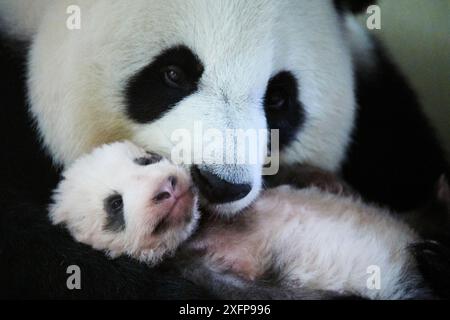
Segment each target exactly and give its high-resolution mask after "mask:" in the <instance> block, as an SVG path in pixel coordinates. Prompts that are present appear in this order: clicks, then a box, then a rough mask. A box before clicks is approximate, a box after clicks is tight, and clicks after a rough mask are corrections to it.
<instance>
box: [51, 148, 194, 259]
mask: <svg viewBox="0 0 450 320" xmlns="http://www.w3.org/2000/svg"><path fill="white" fill-rule="evenodd" d="M53 201H54V204H53V205H52V206H51V208H50V216H51V219H52V221H53V222H54V223H55V224H60V223H62V224H64V225H66V226H67V228H68V229H69V230H70V232H71V234H72V235H73V236H74V237H75V238H76V239H77V240H78V241H80V242H83V243H86V244H88V245H91V246H93V247H94V248H96V249H99V250H106V251H108V252H109V253H110V254H111V256H113V257H114V256H117V255H121V254H127V255H130V256H132V257H134V258H136V259H139V260H141V261H145V262H147V263H150V264H151V263H156V262H158V261H159V259H161V258H162V257H163V256H164V255H165V254H168V253H171V252H173V251H174V250H175V249H176V248H177V247H178V246H179V244H180V243H181V242H183V241H185V240H186V239H187V237H189V236H190V235H191V233H192V232H193V230H194V229H195V227H196V224H197V220H198V211H197V204H196V202H197V198H196V196H195V195H194V193H193V190H192V182H191V179H190V177H189V175H188V174H187V172H186V171H185V170H184V169H183V168H181V167H178V166H176V165H174V164H173V163H171V162H170V161H169V160H167V159H165V158H163V157H161V156H160V155H158V154H155V153H148V152H145V151H144V150H142V149H140V148H138V147H136V146H135V145H133V144H131V143H114V144H111V145H106V146H102V147H100V148H99V149H96V150H95V151H94V152H93V153H91V154H89V155H87V156H84V157H82V158H81V159H79V160H77V161H76V162H75V163H74V164H73V165H72V166H71V167H70V168H69V169H68V170H66V171H65V172H64V178H63V180H62V182H61V183H60V185H59V186H58V188H57V190H56V191H55V194H54V197H53Z"/></svg>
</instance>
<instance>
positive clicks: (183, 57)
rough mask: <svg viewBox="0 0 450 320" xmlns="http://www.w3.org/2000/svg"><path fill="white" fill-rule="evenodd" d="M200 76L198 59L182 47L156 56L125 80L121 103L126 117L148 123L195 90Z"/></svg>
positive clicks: (201, 72)
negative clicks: (123, 98)
mask: <svg viewBox="0 0 450 320" xmlns="http://www.w3.org/2000/svg"><path fill="white" fill-rule="evenodd" d="M202 74H203V65H202V63H201V61H200V59H199V58H198V57H197V56H196V55H195V54H194V53H193V52H192V51H191V50H190V49H189V48H187V47H186V46H176V47H173V48H170V49H168V50H165V51H163V52H162V53H161V54H160V55H159V56H157V57H156V58H154V59H153V61H152V62H151V63H150V64H149V65H147V66H146V67H145V68H143V69H142V70H141V71H140V72H138V73H137V74H136V75H134V76H133V77H131V78H130V79H129V80H128V84H127V86H126V90H125V100H126V108H127V114H128V117H129V118H131V119H132V120H134V121H135V122H137V123H148V122H151V121H154V120H157V119H159V118H161V117H162V116H164V114H165V113H166V112H168V111H169V110H170V109H171V108H172V107H174V106H175V105H176V104H177V103H179V102H180V101H181V100H183V99H184V98H186V97H188V96H189V95H191V94H193V93H194V92H195V91H197V89H198V83H199V80H200V78H201V76H202Z"/></svg>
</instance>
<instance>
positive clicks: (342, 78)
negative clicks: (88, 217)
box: [27, 0, 355, 214]
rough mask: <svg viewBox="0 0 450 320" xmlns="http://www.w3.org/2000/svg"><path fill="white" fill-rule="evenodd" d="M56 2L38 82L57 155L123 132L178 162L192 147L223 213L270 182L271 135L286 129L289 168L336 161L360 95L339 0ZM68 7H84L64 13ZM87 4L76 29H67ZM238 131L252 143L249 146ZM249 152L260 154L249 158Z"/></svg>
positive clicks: (195, 165)
mask: <svg viewBox="0 0 450 320" xmlns="http://www.w3.org/2000/svg"><path fill="white" fill-rule="evenodd" d="M338 2H339V3H340V7H341V8H342V7H345V5H344V2H341V1H338ZM49 3H50V4H49V5H48V7H46V8H45V10H43V11H44V12H43V13H42V14H41V15H40V17H41V19H40V21H39V23H38V25H39V28H37V29H36V31H35V33H34V35H33V39H32V40H33V43H32V46H31V52H30V61H29V74H28V85H29V98H30V105H31V112H32V114H33V116H34V118H35V120H36V123H37V127H38V128H39V131H40V134H41V136H42V138H43V141H44V143H45V145H46V146H47V148H48V149H49V151H50V153H51V154H52V156H53V159H54V160H55V162H57V163H59V164H62V165H64V166H67V165H70V164H71V163H72V162H73V161H74V160H75V159H77V158H78V157H79V156H80V155H81V154H84V153H86V152H89V151H91V150H92V149H94V148H95V147H98V146H99V145H102V144H104V143H110V142H114V141H120V140H130V141H133V142H134V143H136V144H137V145H139V146H141V147H144V148H146V149H148V150H153V151H156V152H158V153H159V154H162V155H164V156H166V157H168V158H171V157H173V154H174V151H177V150H179V147H180V145H183V146H184V148H183V151H184V152H185V153H186V154H188V155H191V154H193V155H194V156H193V157H191V158H190V159H191V160H192V161H183V163H184V164H186V165H187V166H189V169H190V170H192V173H193V177H194V180H195V184H196V185H197V186H198V188H199V190H200V194H201V199H202V201H203V202H204V203H205V204H207V205H210V206H212V207H213V209H214V210H215V211H217V212H221V213H223V214H233V213H236V212H238V211H240V210H242V209H243V208H245V207H246V206H247V205H249V204H250V203H251V202H252V201H253V200H254V199H255V198H256V197H257V195H258V193H259V191H260V189H261V184H262V183H261V181H262V177H261V176H262V163H263V160H264V158H265V155H266V153H265V147H266V145H267V140H268V139H267V134H266V135H258V134H255V133H256V132H258V133H259V132H260V131H261V130H265V129H267V128H270V129H279V130H280V132H279V146H280V151H281V153H280V155H281V162H282V163H293V162H295V163H301V162H307V163H310V164H312V165H315V166H318V167H320V168H323V169H326V170H332V171H333V170H336V169H338V167H339V164H340V162H341V160H342V159H343V157H344V154H345V149H346V146H347V144H348V141H349V135H350V132H351V129H352V124H353V117H354V106H355V103H354V102H355V101H354V92H353V89H354V86H353V69H352V63H351V50H350V49H349V43H350V41H349V39H348V37H347V35H346V31H345V23H343V21H344V19H342V18H341V16H340V14H339V13H338V11H337V10H336V1H332V0H328V1H309V0H308V1H306V0H289V1H281V2H280V1H275V0H252V1H248V0H236V1H228V0H214V1H210V0H164V1H162V0H153V1H148V0H133V1H109V0H98V1H80V0H79V1H76V0H70V1H49ZM69 5H70V6H72V7H71V8H72V10H73V6H76V8H78V11H77V10H75V11H69V13H67V8H68V7H69ZM27 12H29V11H27ZM77 12H78V13H79V25H78V27H79V28H78V27H77V26H74V25H73V23H72V24H70V23H71V22H73V21H74V19H76V17H74V16H73V15H76V14H77ZM68 25H69V27H68ZM211 130H214V131H213V134H209V135H208V131H209V132H210V133H211ZM242 131H243V132H245V133H249V134H248V135H247V137H248V139H247V140H246V141H251V142H253V143H254V145H256V148H255V149H251V148H248V150H244V151H242V150H240V148H244V149H245V148H246V145H248V144H246V143H245V142H244V143H243V142H242V140H239V139H238V135H239V133H240V132H242ZM211 149H214V150H213V151H215V152H216V153H214V152H209V151H211ZM275 151H277V150H275ZM217 152H218V154H219V158H221V159H222V160H224V159H225V161H223V163H221V162H220V161H214V159H217V158H216V156H217ZM213 153H214V154H213ZM242 153H243V154H252V155H253V156H254V158H256V161H250V160H248V161H245V160H244V162H241V161H239V159H238V154H242ZM275 153H276V152H275ZM198 156H200V161H196V159H195V158H196V157H198ZM172 160H173V159H172ZM211 160H213V161H211ZM253 160H254V159H253Z"/></svg>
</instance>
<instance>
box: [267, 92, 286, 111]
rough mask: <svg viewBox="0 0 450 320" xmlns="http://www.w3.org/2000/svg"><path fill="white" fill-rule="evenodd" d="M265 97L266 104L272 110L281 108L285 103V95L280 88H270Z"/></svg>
mask: <svg viewBox="0 0 450 320" xmlns="http://www.w3.org/2000/svg"><path fill="white" fill-rule="evenodd" d="M266 99H267V100H266V106H267V107H268V108H269V109H271V110H274V111H276V110H280V109H282V108H283V107H284V105H285V104H286V95H285V93H284V92H283V91H282V90H281V89H273V90H271V91H270V92H269V93H268V95H267V98H266Z"/></svg>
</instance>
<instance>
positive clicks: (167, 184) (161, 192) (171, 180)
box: [153, 176, 178, 202]
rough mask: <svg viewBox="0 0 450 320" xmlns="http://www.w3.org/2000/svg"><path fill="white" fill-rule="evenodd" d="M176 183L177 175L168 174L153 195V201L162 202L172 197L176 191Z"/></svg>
mask: <svg viewBox="0 0 450 320" xmlns="http://www.w3.org/2000/svg"><path fill="white" fill-rule="evenodd" d="M177 183H178V181H177V177H175V176H169V177H168V178H167V179H165V180H164V181H163V182H162V184H161V186H160V187H159V188H158V191H157V192H156V194H155V196H154V197H153V200H154V201H155V202H162V201H165V200H168V199H171V198H174V197H175V196H176V192H177Z"/></svg>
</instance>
